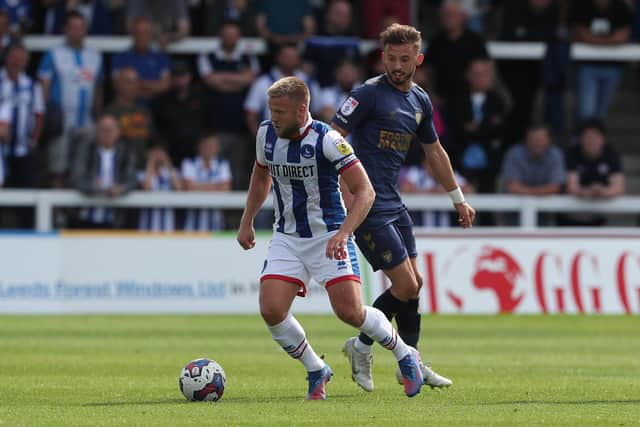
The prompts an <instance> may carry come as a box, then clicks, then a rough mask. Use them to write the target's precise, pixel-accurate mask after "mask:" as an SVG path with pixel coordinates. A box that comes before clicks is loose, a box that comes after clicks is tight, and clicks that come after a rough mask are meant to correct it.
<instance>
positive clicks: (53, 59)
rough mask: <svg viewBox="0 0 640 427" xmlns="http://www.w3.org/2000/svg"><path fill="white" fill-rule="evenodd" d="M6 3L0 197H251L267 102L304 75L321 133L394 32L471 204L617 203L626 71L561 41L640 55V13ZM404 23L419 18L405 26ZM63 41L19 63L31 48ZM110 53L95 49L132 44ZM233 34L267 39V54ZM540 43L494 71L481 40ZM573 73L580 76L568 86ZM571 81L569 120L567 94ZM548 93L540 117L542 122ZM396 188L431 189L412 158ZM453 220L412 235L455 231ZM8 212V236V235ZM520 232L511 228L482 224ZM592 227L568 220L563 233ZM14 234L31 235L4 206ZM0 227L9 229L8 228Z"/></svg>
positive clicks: (306, 4)
mask: <svg viewBox="0 0 640 427" xmlns="http://www.w3.org/2000/svg"><path fill="white" fill-rule="evenodd" d="M416 3H417V4H418V10H417V11H416V10H413V12H417V15H416V16H412V15H411V13H412V8H411V4H412V2H410V1H409V0H393V1H392V0H366V1H365V0H200V1H186V0H126V1H125V0H13V1H8V0H0V64H1V65H2V69H1V70H0V147H1V149H2V150H1V153H2V161H0V187H8V188H31V187H43V188H75V189H78V190H79V191H81V192H83V193H85V194H87V195H91V196H101V197H118V196H121V195H123V194H126V193H127V192H128V191H131V190H133V189H141V190H145V191H228V190H230V189H235V190H244V189H246V188H247V187H248V184H249V183H248V178H249V175H250V171H251V167H252V164H253V160H254V153H255V148H254V142H253V141H254V137H255V133H256V129H257V126H258V124H259V123H260V121H262V120H265V119H268V118H269V111H268V109H267V108H266V101H267V99H266V89H267V88H268V87H269V85H271V83H273V82H274V81H275V80H277V79H279V78H280V77H283V76H290V75H296V76H298V77H300V78H301V79H303V80H304V81H305V82H306V83H307V84H308V85H309V87H310V90H311V100H312V102H311V112H312V114H313V115H314V116H315V117H317V118H319V119H322V120H325V121H329V120H330V119H331V117H332V116H333V114H334V112H335V111H336V110H337V109H338V108H339V106H340V105H341V103H342V102H343V100H344V99H345V98H346V97H347V95H348V93H349V91H350V90H351V89H353V88H354V87H356V86H357V85H359V84H361V83H362V82H363V81H365V80H366V79H368V78H369V77H372V76H373V75H376V74H378V73H380V72H382V71H383V68H381V67H382V65H381V61H380V50H379V49H376V50H373V51H372V52H363V51H362V50H361V49H360V47H361V41H362V39H365V38H376V37H377V34H378V33H379V32H380V30H382V29H383V28H385V26H387V25H388V24H390V23H392V22H400V23H411V22H414V23H415V24H416V25H417V27H418V29H420V30H421V31H422V33H423V37H424V39H425V46H426V49H425V61H424V65H423V66H421V67H420V68H418V69H417V70H416V75H415V82H416V84H418V85H420V86H421V87H423V88H424V89H425V90H426V91H427V92H428V93H429V95H430V97H431V99H432V102H433V105H434V122H435V126H436V129H437V131H438V134H439V135H440V138H441V141H442V142H443V144H444V145H445V147H446V149H447V151H448V152H449V154H450V156H451V158H452V162H453V165H454V168H455V169H456V173H457V174H458V177H459V182H460V183H461V185H464V186H465V188H466V190H467V191H476V192H479V193H496V192H506V193H513V194H527V195H545V194H556V193H564V192H566V193H568V194H572V195H575V196H576V197H587V198H602V197H614V196H617V195H620V194H623V193H624V177H623V175H622V166H621V160H620V156H619V154H617V153H616V152H615V150H614V149H613V147H612V145H611V144H610V143H608V141H607V133H606V127H605V123H606V122H607V112H608V109H609V106H610V104H611V101H612V99H613V97H614V94H615V93H616V89H617V87H618V85H619V82H620V80H621V76H622V73H623V70H624V65H623V64H621V63H616V62H606V61H605V62H603V61H599V62H578V63H575V64H572V62H571V60H570V58H569V46H570V43H571V42H581V43H587V44H592V45H597V46H616V45H622V44H625V43H627V42H630V41H631V40H632V38H635V40H640V0H509V1H492V0H475V1H467V0H428V1H427V0H425V1H422V2H416ZM412 18H413V19H412ZM29 34H45V35H46V34H49V35H57V34H61V35H63V38H64V41H63V42H62V43H61V44H60V45H58V46H55V47H53V48H51V49H49V50H48V51H46V52H44V53H43V54H40V53H39V52H28V51H27V49H26V48H25V47H24V45H23V44H22V42H21V39H22V37H23V36H25V35H29ZM125 34H128V35H130V37H131V45H130V47H128V48H126V49H123V51H122V52H119V53H114V54H106V53H103V52H99V51H97V50H95V49H93V48H91V47H89V46H87V43H86V37H87V36H89V35H90V36H103V35H125ZM188 36H217V37H218V40H219V42H220V43H219V44H218V45H217V47H216V48H215V49H213V48H212V49H211V50H208V51H204V52H201V53H200V54H199V55H169V54H168V53H167V47H168V46H170V45H171V44H172V43H175V42H176V41H178V40H180V39H182V38H184V37H188ZM243 37H261V38H262V39H264V41H265V42H266V46H267V52H266V53H265V54H264V55H261V56H260V57H256V56H253V55H251V54H249V53H248V52H247V51H245V50H244V49H243V44H242V43H241V39H242V38H243ZM490 38H495V39H497V40H502V41H512V42H543V43H546V45H547V51H546V54H545V56H544V58H543V59H542V60H531V59H524V60H522V59H510V60H505V59H501V60H494V59H492V58H491V55H490V53H489V51H488V48H487V40H488V39H490ZM574 71H575V72H574ZM570 82H574V83H575V91H574V92H573V93H574V95H575V102H574V105H575V107H574V108H573V110H572V112H571V114H570V116H572V117H573V118H572V119H571V120H566V117H567V114H565V112H566V110H567V107H566V103H565V99H564V98H565V93H566V92H567V90H566V89H567V88H568V86H569V85H570ZM538 94H542V95H543V98H544V101H543V106H544V111H543V113H542V114H541V116H542V118H541V119H538V118H537V117H534V116H535V114H534V111H535V110H536V108H535V105H536V98H537V96H538ZM412 151H413V152H414V153H416V154H415V155H412V156H410V158H409V159H408V162H407V169H406V170H405V171H404V172H403V174H402V175H401V176H402V179H401V182H400V183H399V185H400V188H401V189H402V190H403V191H407V192H429V193H431V192H439V191H442V189H441V188H439V187H438V185H437V184H436V183H435V181H434V180H433V178H432V177H431V176H430V174H429V171H428V170H426V169H424V168H423V167H422V163H423V162H422V159H421V157H420V155H419V154H418V153H419V152H420V150H415V149H414V150H412ZM447 216H448V215H447V214H446V213H441V212H435V213H428V214H426V215H422V214H417V215H416V222H417V223H420V224H425V225H429V226H437V225H440V226H448V225H449V224H450V221H449V220H448V218H447ZM6 217H7V215H2V217H1V218H0V221H2V223H3V224H4V223H7V218H6ZM232 217H233V215H230V216H228V217H227V220H226V222H227V224H225V215H224V214H223V212H221V211H219V210H211V209H209V210H189V211H174V210H173V209H168V208H158V209H146V210H141V211H140V212H134V213H132V212H129V211H126V210H122V211H121V212H119V211H115V210H113V209H105V208H98V207H96V208H87V209H82V210H78V211H77V212H75V211H65V212H60V217H59V221H58V225H60V226H68V227H73V226H78V227H91V228H96V227H99V228H111V227H129V228H140V229H141V230H152V231H172V230H177V229H184V230H192V231H196V230H197V231H206V230H215V229H221V228H224V227H225V226H226V227H229V226H230V224H231V222H230V221H229V218H232ZM479 219H480V221H481V222H482V223H484V224H495V223H512V222H514V221H516V220H514V219H513V218H510V217H509V216H508V215H506V216H504V218H502V217H493V216H480V217H479ZM603 221H604V219H603V218H602V217H595V216H586V215H585V216H582V217H580V216H575V215H574V216H561V217H559V218H558V222H559V223H562V224H566V225H571V224H577V225H584V224H600V223H602V222H603ZM8 223H9V226H14V227H23V228H29V227H32V226H33V213H32V212H31V211H30V210H29V209H24V208H20V209H14V210H13V211H12V215H9V219H8ZM5 225H6V224H5Z"/></svg>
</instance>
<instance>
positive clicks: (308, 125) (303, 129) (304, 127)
mask: <svg viewBox="0 0 640 427" xmlns="http://www.w3.org/2000/svg"><path fill="white" fill-rule="evenodd" d="M312 123H313V119H312V118H311V114H309V113H307V120H306V121H305V122H304V125H302V127H301V128H300V129H299V130H298V132H299V134H300V135H299V136H298V137H297V138H291V139H290V141H302V140H303V139H304V138H305V137H306V136H307V134H308V133H309V131H310V130H311V124H312Z"/></svg>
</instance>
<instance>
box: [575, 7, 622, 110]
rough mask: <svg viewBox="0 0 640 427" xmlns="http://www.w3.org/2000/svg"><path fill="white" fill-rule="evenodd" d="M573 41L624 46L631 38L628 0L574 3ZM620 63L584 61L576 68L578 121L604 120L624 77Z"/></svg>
mask: <svg viewBox="0 0 640 427" xmlns="http://www.w3.org/2000/svg"><path fill="white" fill-rule="evenodd" d="M569 22H570V24H571V34H572V40H573V41H574V42H580V43H588V44H593V45H596V46H620V45H623V44H625V43H628V42H629V38H630V36H631V8H630V7H629V5H628V4H627V3H626V2H625V1H624V0H581V1H579V2H578V1H576V0H574V1H573V3H572V6H571V15H570V19H569ZM623 71H624V65H623V64H621V63H618V62H603V61H599V62H580V63H579V64H578V65H577V68H576V85H577V89H576V106H577V119H578V121H580V122H581V121H584V120H587V119H590V118H599V119H604V118H605V116H606V114H607V111H608V109H609V105H610V104H611V100H612V99H613V96H614V94H615V92H616V89H617V87H618V83H619V82H620V79H621V77H622V72H623Z"/></svg>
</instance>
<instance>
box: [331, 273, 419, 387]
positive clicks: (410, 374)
mask: <svg viewBox="0 0 640 427" xmlns="http://www.w3.org/2000/svg"><path fill="white" fill-rule="evenodd" d="M327 292H328V294H329V300H330V301H331V306H332V307H333V311H334V312H335V313H336V315H337V316H338V318H339V319H340V320H342V321H343V322H345V323H347V324H349V325H351V326H353V327H355V328H358V329H359V330H360V331H361V332H363V333H365V334H367V336H370V337H371V338H373V339H374V340H376V341H377V342H378V343H380V345H382V346H383V347H384V348H386V349H387V350H390V351H391V352H393V354H394V356H395V357H396V360H397V361H398V366H399V369H400V370H401V372H402V382H403V384H404V391H405V393H406V395H407V396H409V397H413V396H415V395H416V394H418V393H420V388H421V387H422V384H423V382H424V379H423V376H422V371H421V369H420V364H419V362H418V358H417V356H416V354H415V353H414V352H412V351H411V350H410V347H409V346H407V345H406V344H405V343H404V341H402V338H400V337H399V336H398V334H397V332H396V331H395V329H393V326H391V322H389V320H388V319H387V318H386V316H385V315H384V314H383V313H382V312H381V311H380V310H378V309H376V308H374V307H368V306H364V305H363V304H362V290H361V287H360V283H358V282H355V281H353V280H345V281H343V282H339V283H336V284H334V285H332V286H330V287H329V288H328V289H327ZM345 353H347V356H350V355H349V353H348V351H347V350H346V349H345ZM349 359H350V362H351V366H352V371H353V367H354V363H353V361H352V360H351V359H352V357H349ZM353 379H354V380H356V378H355V373H354V375H353ZM365 385H367V384H365ZM363 388H364V389H365V390H367V388H365V387H363ZM372 389H373V383H371V384H370V387H369V390H367V391H371V390H372Z"/></svg>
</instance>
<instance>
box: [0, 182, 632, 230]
mask: <svg viewBox="0 0 640 427" xmlns="http://www.w3.org/2000/svg"><path fill="white" fill-rule="evenodd" d="M246 197H247V193H245V192H242V191H232V192H227V193H207V192H175V193H167V192H145V191H134V192H132V193H130V194H128V195H126V196H124V197H121V198H117V199H107V198H93V197H86V196H84V195H82V194H80V193H78V192H76V191H73V190H12V189H2V190H0V206H27V207H34V208H35V215H36V230H37V231H40V232H48V231H52V230H53V209H54V208H57V207H82V206H102V207H116V208H158V207H163V208H219V209H243V208H244V206H245V201H246ZM403 200H404V202H405V204H406V205H407V207H408V208H409V209H410V210H426V211H433V210H452V206H451V201H450V200H449V198H448V197H446V196H442V195H417V194H405V195H403ZM468 200H469V202H470V203H471V204H472V205H473V207H474V208H475V209H476V210H477V211H487V212H517V213H518V214H519V215H520V228H523V229H535V228H536V227H538V213H543V212H580V213H605V214H614V213H615V214H638V213H640V196H625V197H619V198H615V199H609V200H597V201H596V200H581V199H576V198H575V197H572V196H548V197H531V196H514V195H506V194H495V195H489V194H476V195H469V196H468ZM271 204H272V200H271V196H269V198H268V199H267V201H266V203H265V208H267V207H271Z"/></svg>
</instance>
